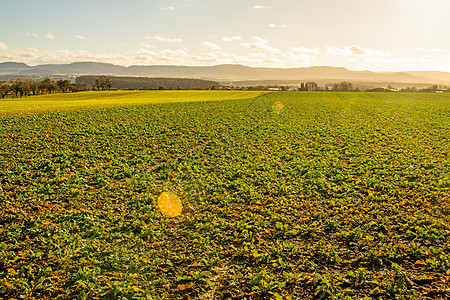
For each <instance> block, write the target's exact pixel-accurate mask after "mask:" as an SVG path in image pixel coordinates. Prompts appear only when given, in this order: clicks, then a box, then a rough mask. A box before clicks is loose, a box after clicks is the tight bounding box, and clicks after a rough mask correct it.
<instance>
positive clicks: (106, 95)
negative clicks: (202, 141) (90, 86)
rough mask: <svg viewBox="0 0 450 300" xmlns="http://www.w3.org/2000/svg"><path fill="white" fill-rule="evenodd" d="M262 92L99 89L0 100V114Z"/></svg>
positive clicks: (216, 98) (243, 96) (249, 95)
mask: <svg viewBox="0 0 450 300" xmlns="http://www.w3.org/2000/svg"><path fill="white" fill-rule="evenodd" d="M264 93H265V92H259V91H103V92H80V93H70V94H52V95H43V96H31V97H26V98H18V99H4V100H0V116H12V115H23V114H35V113H46V112H60V111H71V110H86V109H96V108H104V107H115V106H131V105H146V104H159V103H174V102H198V101H220V100H232V99H248V98H254V97H258V96H260V95H262V94H264Z"/></svg>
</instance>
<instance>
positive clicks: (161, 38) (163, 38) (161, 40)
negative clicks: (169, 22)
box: [145, 35, 183, 43]
mask: <svg viewBox="0 0 450 300" xmlns="http://www.w3.org/2000/svg"><path fill="white" fill-rule="evenodd" d="M145 38H147V39H149V40H157V41H160V42H168V43H182V42H183V40H182V39H180V38H175V39H174V38H167V37H163V36H159V35H155V36H146V37H145Z"/></svg>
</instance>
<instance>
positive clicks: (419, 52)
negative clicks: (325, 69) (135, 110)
mask: <svg viewBox="0 0 450 300" xmlns="http://www.w3.org/2000/svg"><path fill="white" fill-rule="evenodd" d="M0 7H1V11H2V13H1V17H0V62H8V61H15V62H23V63H26V64H28V65H37V64H53V63H71V62H78V61H96V62H104V63H112V64H116V65H124V66H130V65H168V64H171V65H189V66H211V65H218V64H242V65H246V66H252V67H278V68H294V67H310V66H335V67H346V68H348V69H350V70H372V71H406V70H419V71H420V70H437V71H447V72H450V31H449V29H450V17H449V16H450V0H314V1H312V0H89V1H87V0H76V1H74V0H72V1H68V0H0Z"/></svg>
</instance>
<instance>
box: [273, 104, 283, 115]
mask: <svg viewBox="0 0 450 300" xmlns="http://www.w3.org/2000/svg"><path fill="white" fill-rule="evenodd" d="M283 109H284V105H283V103H281V102H275V103H274V104H273V105H272V110H273V111H274V112H275V113H277V114H279V113H281V111H282V110H283Z"/></svg>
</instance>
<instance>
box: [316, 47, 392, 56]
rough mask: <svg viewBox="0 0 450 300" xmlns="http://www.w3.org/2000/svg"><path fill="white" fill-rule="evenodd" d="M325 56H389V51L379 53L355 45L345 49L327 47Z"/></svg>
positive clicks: (379, 51) (378, 51)
mask: <svg viewBox="0 0 450 300" xmlns="http://www.w3.org/2000/svg"><path fill="white" fill-rule="evenodd" d="M325 53H326V54H333V55H345V56H348V55H359V56H390V55H391V53H390V52H389V51H381V50H374V49H367V48H363V47H360V46H357V45H351V46H347V47H345V48H338V47H335V46H328V47H327V48H326V50H325Z"/></svg>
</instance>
